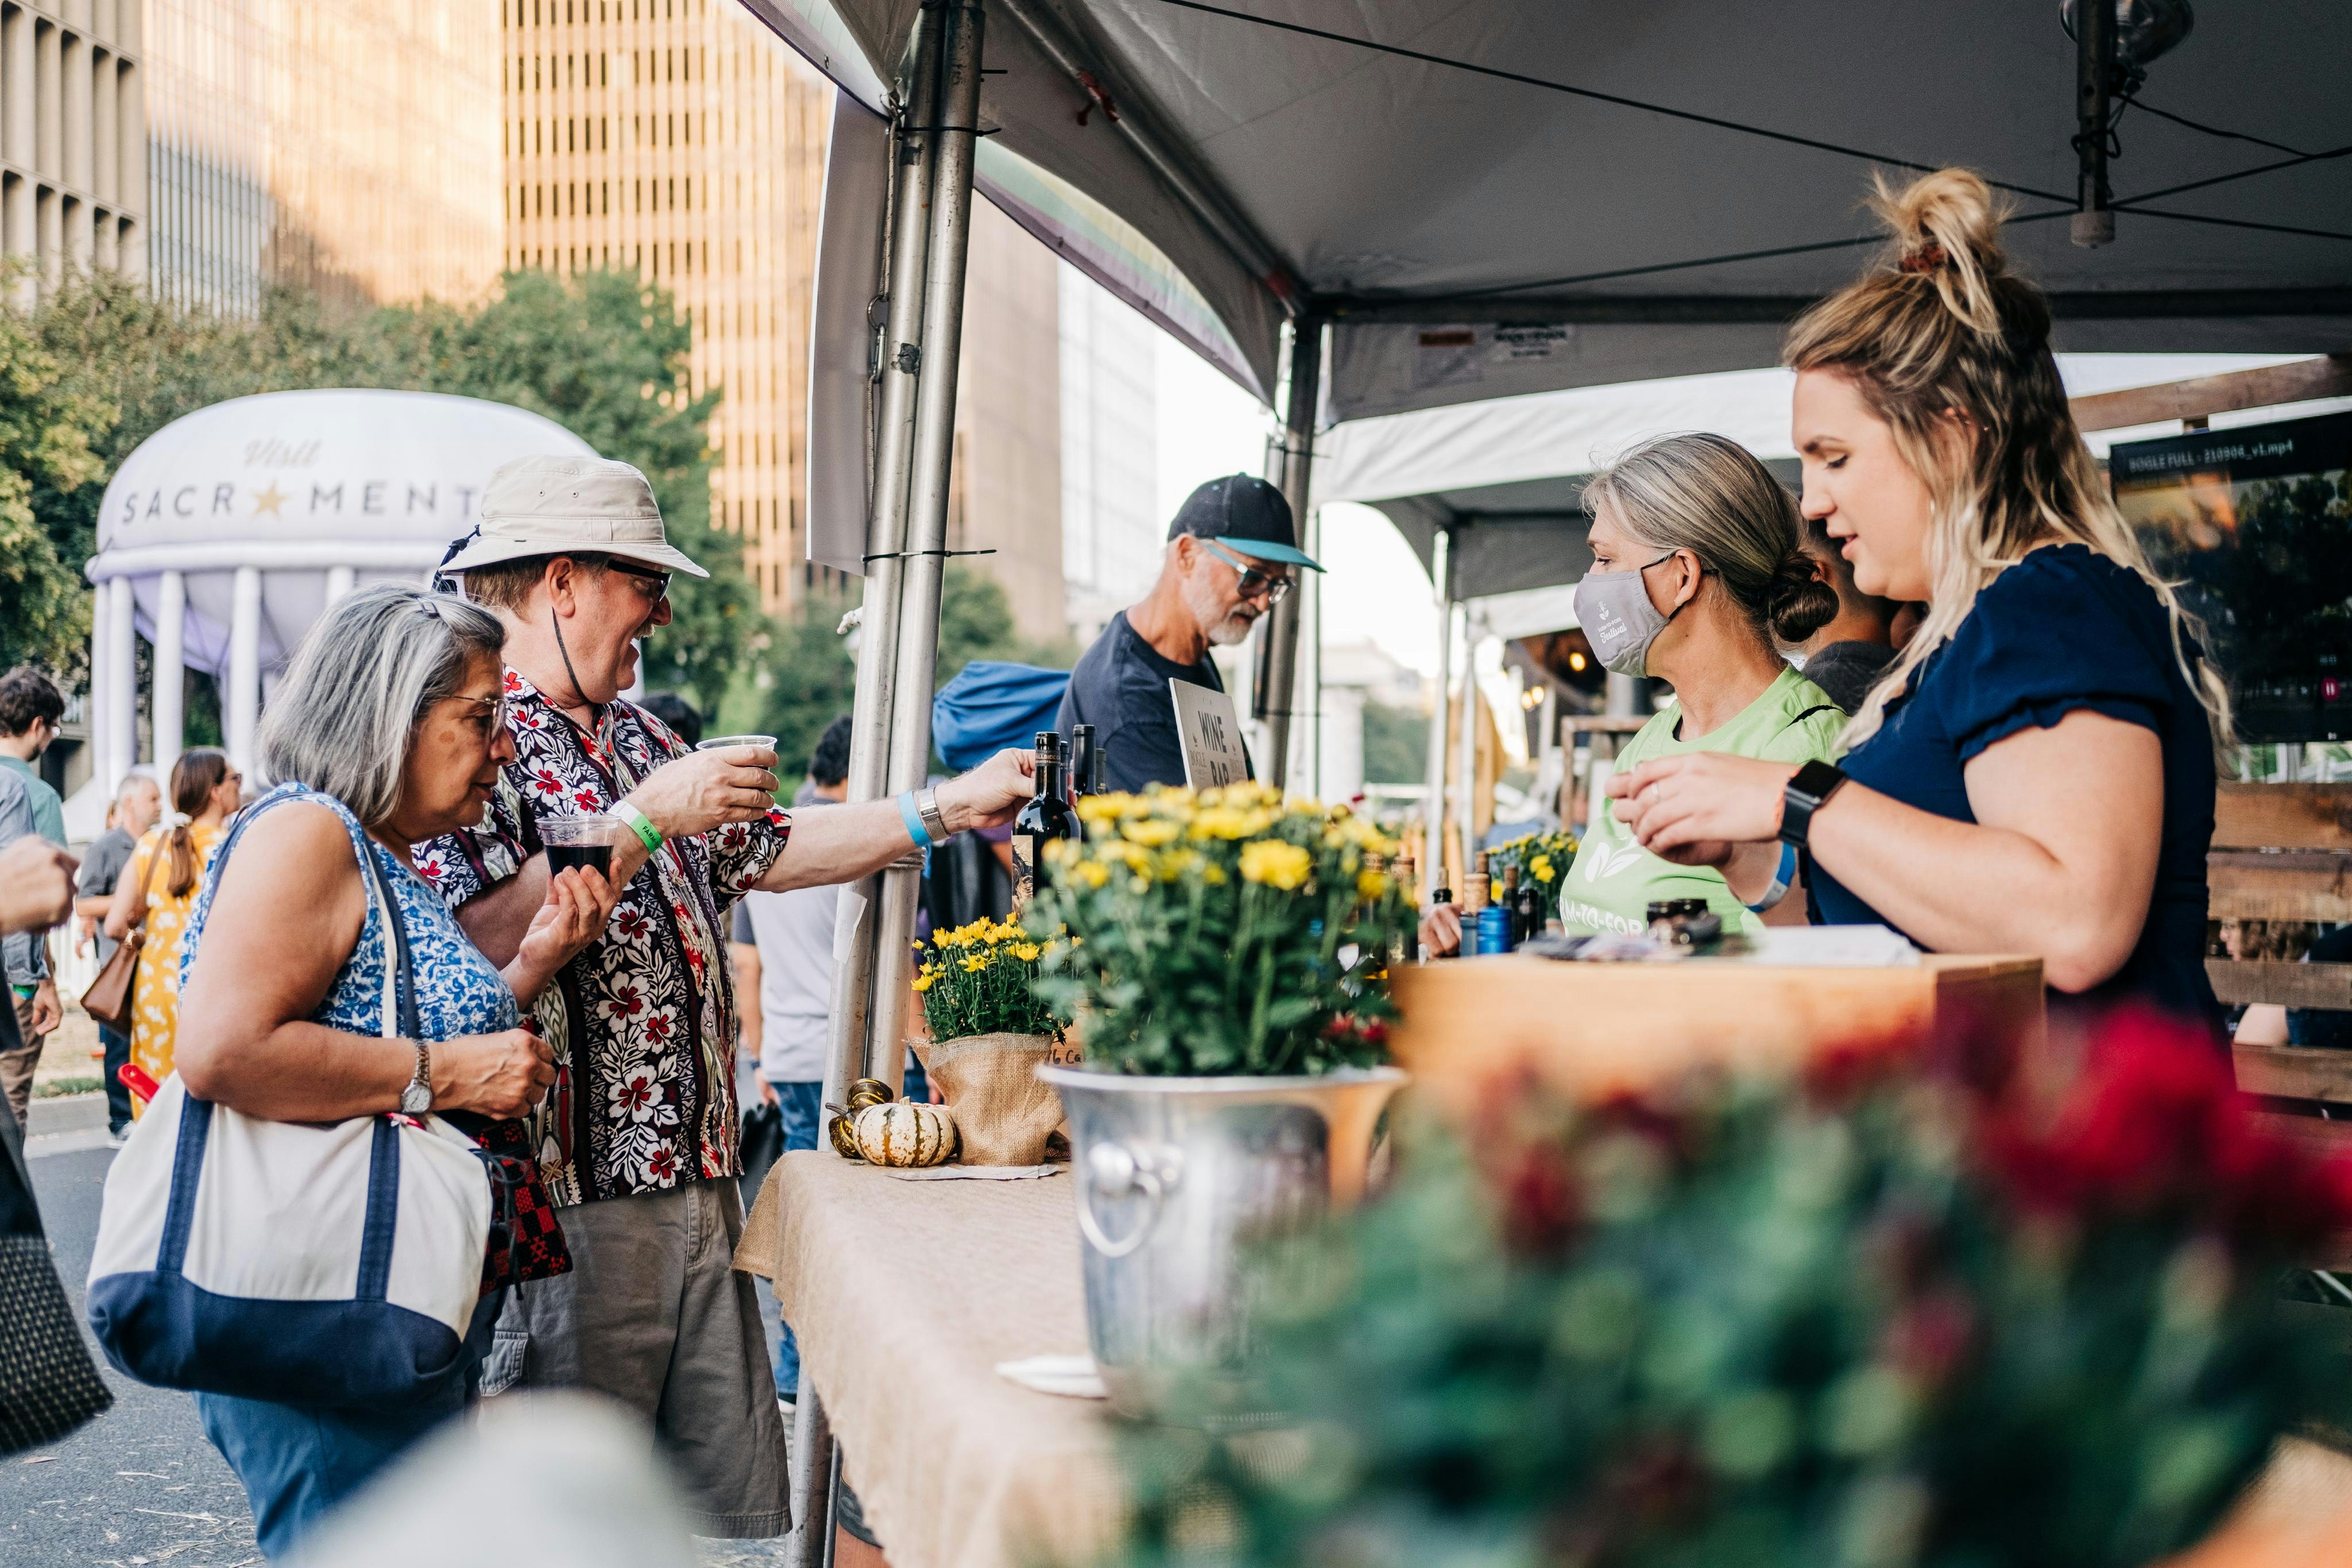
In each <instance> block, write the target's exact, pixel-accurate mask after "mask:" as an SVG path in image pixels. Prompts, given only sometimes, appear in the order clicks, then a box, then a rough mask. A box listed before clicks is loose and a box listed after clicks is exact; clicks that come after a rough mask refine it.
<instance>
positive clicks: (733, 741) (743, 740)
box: [694, 735, 776, 751]
mask: <svg viewBox="0 0 2352 1568" xmlns="http://www.w3.org/2000/svg"><path fill="white" fill-rule="evenodd" d="M730 746H759V747H766V748H767V749H768V750H770V751H773V750H775V749H776V737H774V736H772V735H716V736H713V737H710V738H709V740H706V741H703V742H701V743H700V744H698V745H697V746H696V747H695V748H694V749H695V750H697V751H724V750H725V749H726V748H727V747H730Z"/></svg>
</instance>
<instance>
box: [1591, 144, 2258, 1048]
mask: <svg viewBox="0 0 2352 1568" xmlns="http://www.w3.org/2000/svg"><path fill="white" fill-rule="evenodd" d="M1874 206H1875V208H1876V209H1877V211H1878V212H1879V214H1880V215H1881V216H1882V217H1884V218H1885V221H1886V223H1887V225H1888V226H1889V228H1890V229H1891V230H1892V231H1893V234H1894V240H1895V245H1894V249H1893V254H1892V255H1891V256H1889V257H1888V259H1887V260H1886V261H1885V263H1884V264H1883V265H1881V266H1879V267H1875V268H1874V270H1873V271H1871V272H1870V273H1868V274H1867V275H1865V276H1864V277H1862V278H1861V279H1860V280H1858V281H1857V282H1855V283H1853V284H1852V285H1850V286H1849V287H1846V288H1845V289H1844V290H1843V291H1842V292H1840V293H1838V294H1836V295H1833V296H1832V297H1831V298H1828V299H1826V300H1823V301H1822V303H1821V304H1819V305H1817V306H1815V307H1814V308H1812V309H1811V310H1810V311H1808V312H1807V313H1806V314H1805V315H1804V316H1803V317H1802V318H1801V319H1799V320H1798V322H1797V323H1796V325H1795V327H1794V328H1793V329H1791V331H1790V338H1789V342H1788V346H1787V350H1786V358H1787V361H1788V362H1789V364H1790V367H1791V368H1792V369H1794V370H1795V371H1797V386H1796V395H1795V400H1794V410H1793V416H1794V435H1795V440H1796V445H1797V449H1798V451H1799V453H1800V454H1801V455H1802V457H1803V461H1804V500H1803V508H1804V513H1805V516H1806V517H1808V518H1809V519H1812V520H1814V521H1817V522H1819V523H1820V524H1822V526H1823V527H1824V528H1826V529H1827V531H1828V533H1829V535H1830V537H1831V538H1832V539H1833V540H1836V541H1837V542H1838V543H1839V545H1840V547H1841V549H1842V551H1843V554H1844V556H1845V558H1846V559H1848V560H1850V561H1851V562H1853V574H1854V582H1855V585H1856V586H1857V587H1859V588H1860V589H1861V590H1862V591H1864V592H1865V593H1875V594H1882V595H1885V596H1886V597H1888V598H1892V599H1901V600H1920V601H1926V602H1927V607H1928V608H1927V617H1926V619H1925V621H1924V622H1923V623H1922V625H1921V627H1920V630H1919V632H1917V634H1916V636H1914V637H1913V639H1912V640H1911V642H1910V643H1908V644H1907V645H1906V647H1905V649H1904V651H1903V653H1902V656H1901V657H1900V658H1898V659H1897V660H1896V661H1895V664H1893V665H1892V666H1891V667H1890V668H1889V669H1888V671H1887V673H1886V674H1885V676H1884V677H1883V678H1882V679H1881V680H1880V681H1879V683H1878V685H1876V686H1875V687H1874V689H1873V690H1872V692H1871V694H1870V695H1869V697H1868V698H1867V699H1866V700H1865V701H1864V704H1863V706H1862V707H1861V709H1860V710H1859V711H1858V712H1857V713H1856V714H1855V715H1854V717H1853V722H1852V723H1851V724H1850V725H1849V726H1847V727H1846V730H1845V733H1844V736H1843V744H1844V746H1845V747H1846V748H1847V749H1846V753H1845V756H1844V758H1843V764H1842V771H1841V770H1840V769H1831V768H1807V769H1806V770H1804V772H1802V773H1799V772H1798V771H1797V770H1795V769H1792V768H1786V767H1774V766H1769V765H1767V764H1762V763H1755V762H1748V761H1744V760H1738V759H1729V758H1707V757H1697V758H1673V759H1669V760H1666V761H1663V762H1659V763H1655V764H1652V765H1650V766H1646V767H1643V768H1639V769H1636V770H1634V771H1633V772H1632V773H1630V774H1621V775H1620V776H1619V777H1618V778H1617V779H1613V780H1612V783H1611V791H1612V794H1616V795H1619V796H1620V797H1622V799H1621V800H1620V802H1619V808H1618V809H1619V811H1620V813H1621V815H1622V817H1623V818H1624V819H1625V820H1627V821H1629V822H1631V823H1633V826H1634V831H1635V832H1636V833H1637V835H1638V836H1639V837H1640V839H1641V841H1643V843H1644V844H1646V845H1648V846H1649V847H1650V848H1651V849H1653V850H1654V851H1656V852H1660V853H1662V854H1665V855H1668V856H1669V857H1671V858H1675V859H1678V860H1683V861H1687V862H1694V863H1705V864H1712V865H1717V866H1720V867H1722V868H1723V870H1724V872H1725V874H1726V877H1727V880H1728V881H1729V882H1730V883H1731V885H1732V886H1733V887H1734V888H1735V889H1737V888H1740V887H1742V886H1754V885H1756V884H1758V883H1759V882H1760V881H1761V880H1762V877H1763V876H1764V874H1765V869H1764V868H1766V867H1768V866H1769V864H1771V863H1772V862H1774V861H1775V860H1776V859H1777V858H1778V857H1779V856H1780V853H1781V852H1782V846H1783V844H1784V843H1795V844H1797V845H1799V846H1800V847H1801V848H1802V849H1803V850H1804V851H1805V852H1806V854H1807V855H1808V857H1809V861H1810V865H1809V870H1808V880H1809V882H1810V883H1811V888H1812V895H1813V901H1814V908H1815V910H1816V912H1817V918H1820V919H1822V920H1823V921H1825V922H1828V923H1831V924H1847V923H1854V922H1867V921H1884V922H1885V923H1886V924H1887V925H1893V926H1895V927H1896V928H1897V929H1898V930H1901V931H1903V932H1904V933H1906V935H1908V936H1910V937H1911V938H1912V939H1913V940H1914V941H1916V942H1917V943H1918V944H1919V945H1920V946H1924V947H1927V948H1928V949H1930V950H1931V951H1938V952H1975V953H2030V954H2032V955H2034V956H2038V957H2040V958H2041V959H2042V966H2043V974H2044V976H2045V977H2047V979H2048V981H2049V983H2050V984H2051V986H2053V988H2056V989H2058V990H2060V991H2063V992H2070V993H2075V994H2078V995H2083V996H2086V997H2089V998H2094V999H2097V1000H2102V1001H2109V1000H2121V999H2125V998H2137V999H2141V1000H2146V1001H2150V1002H2154V1003H2156V1004H2158V1005H2159V1006H2161V1007H2164V1008H2166V1009H2169V1010H2171V1011H2173V1012H2175V1013H2178V1014H2181V1015H2184V1016H2188V1017H2190V1018H2194V1019H2199V1020H2200V1021H2204V1022H2208V1023H2211V1022H2217V1021H2218V1019H2219V1016H2220V1014H2219V1009H2218V1007H2217V1006H2216V1004H2215V1002H2214V999H2213V993H2212V990H2211V988H2210V986H2209V985H2208V984H2207V982H2206V978H2205V968H2204V961H2203V955H2204V930H2205V907H2206V888H2205V852H2206V847H2207V845H2208V843H2209V841H2210V839H2211V837H2212V831H2213V795H2214V765H2213V758H2214V750H2215V745H2216V741H2217V739H2218V738H2220V737H2225V736H2226V735H2227V733H2228V724H2229V718H2228V710H2227V706H2226V702H2225V700H2224V698H2223V697H2222V695H2221V685H2220V683H2219V681H2218V680H2217V679H2216V678H2215V676H2214V674H2213V673H2212V671H2211V670H2210V668H2209V667H2208V666H2207V665H2206V664H2205V663H2204V661H2203V659H2202V657H2201V655H2200V652H2199V628H2198V627H2197V626H2196V625H2195V624H2194V623H2193V622H2191V621H2190V620H2189V618H2188V617H2187V616H2186V615H2184V614H2183V612H2181V609H2180V606H2179V602H2178V601H2176V600H2175V598H2174V596H2173V593H2172V591H2171V589H2170V588H2169V587H2168V585H2167V584H2166V583H2164V582H2163V581H2162V580H2160V579H2158V577H2157V576H2156V575H2155V573H2154V572H2153V571H2152V570H2150V568H2149V566H2148V563H2147V558H2146V557H2145V556H2144V555H2143V554H2142V552H2141V550H2140V548H2139V545H2138V543H2137V540H2136V539H2135V538H2134V537H2133V535H2132V532H2131V530H2130V528H2129V527H2128V526H2127V525H2126V523H2125V521H2124V519H2123V517H2121V515H2120V514H2119V513H2117V511H2116V507H2115V505H2114V502H2113V501H2112V500H2111V499H2110V497H2109V496H2108V493H2107V489H2106V486H2105V481H2104V479H2103V478H2102V476H2100V473H2099V471H2098V467H2097V465H2096V464H2095V462H2094V461H2093V459H2092V457H2091V454H2090V452H2089V450H2088V449H2087V448H2086V447H2085V446H2084V444H2083V440H2082V436H2081V434H2080V433H2079V432H2078V431H2077V430H2076V429H2075V427H2074V417H2073V414H2072V413H2071V412H2070V411H2069V409H2068V406H2067V402H2066V392H2065V389H2064V387H2063V385H2062V384H2061V382H2060V381H2059V378H2058V367H2057V362H2056V361H2055V360H2054V359H2053V356H2052V353H2051V350H2050V308H2049V304H2048V302H2047V301H2046V300H2045V299H2044V298H2043V297H2042V292H2041V290H2040V289H2038V288H2036V287H2034V286H2033V285H2032V284H2031V283H2029V282H2027V281H2025V280H2024V279H2023V278H2021V277H2017V276H2015V275H2014V274H2012V273H2011V271H2010V270H2009V267H2008V264H2007V261H2006V258H2005V257H2004V256H2003V255H2002V252H2001V248H2000V221H2001V214H2000V212H1999V211H1998V210H1997V209H1996V208H1995V206H1994V204H1993V201H1992V195H1991V193H1990V190H1989V189H1988V188H1987V187H1986V185H1985V183H1984V182H1983V181H1981V180H1979V178H1977V177H1976V176H1975V175H1974V174H1970V173H1968V172H1964V171H1960V170H1949V169H1948V170H1944V171H1941V172H1937V173H1934V174H1930V175H1927V176H1926V177H1924V178H1922V179H1919V180H1917V181H1916V182H1914V183H1911V184H1910V185H1909V186H1907V187H1906V188H1904V189H1902V190H1899V191H1891V190H1888V189H1886V188H1885V187H1883V186H1882V188H1881V190H1880V192H1879V194H1878V198H1877V200H1876V201H1875V202H1874Z"/></svg>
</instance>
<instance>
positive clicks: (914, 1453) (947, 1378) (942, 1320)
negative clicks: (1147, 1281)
mask: <svg viewBox="0 0 2352 1568" xmlns="http://www.w3.org/2000/svg"><path fill="white" fill-rule="evenodd" d="M1070 1204H1071V1197H1070V1186H1069V1179H1068V1177H1066V1176H1049V1177H1046V1178H1045V1179H1043V1180H1038V1181H1007V1182H994V1181H990V1182H980V1181H972V1182H962V1181H938V1182H909V1181H898V1180H894V1179H893V1178H892V1177H890V1176H887V1175H886V1174H885V1173H884V1172H882V1171H879V1170H877V1169H875V1168H874V1167H872V1166H861V1165H854V1164H852V1163H850V1162H849V1161H846V1160H844V1159H842V1158H840V1157H839V1156H838V1155H835V1154H833V1153H832V1152H831V1151H829V1150H800V1151H795V1152H793V1153H792V1154H788V1155H784V1157H783V1158H782V1159H781V1160H779V1161H777V1162H776V1166H775V1169H774V1170H773V1171H772V1172H771V1173H770V1174H769V1176H768V1180H767V1185H766V1186H763V1187H761V1190H760V1197H759V1201H758V1203H757V1204H755V1205H754V1206H753V1207H752V1210H751V1220H750V1223H749V1224H748V1225H747V1226H746V1227H745V1229H744V1232H743V1241H742V1245H741V1246H740V1248H739V1249H737V1251H736V1255H735V1266H736V1267H737V1268H739V1269H743V1270H749V1271H750V1272H751V1273H754V1274H762V1275H765V1276H766V1277H768V1278H769V1279H771V1280H772V1281H775V1286H776V1299H777V1301H780V1302H781V1303H782V1306H783V1311H784V1318H785V1321H787V1322H790V1323H791V1324H792V1325H793V1330H794V1332H795V1333H798V1334H799V1336H800V1346H801V1378H802V1384H803V1387H814V1389H815V1390H816V1393H817V1396H818V1397H819V1398H821V1399H822V1400H824V1408H825V1413H826V1415H827V1416H830V1417H831V1419H832V1422H833V1432H834V1437H835V1439H836V1440H838V1441H839V1442H840V1444H841V1447H842V1458H843V1466H844V1469H845V1474H846V1475H847V1476H848V1478H849V1479H850V1482H851V1484H852V1485H854V1486H855V1487H856V1489H857V1498H858V1501H859V1502H860V1503H861V1504H863V1505H864V1507H865V1511H866V1520H867V1521H868V1523H870V1524H871V1525H872V1526H873V1529H874V1532H875V1534H876V1535H877V1536H879V1537H880V1538H881V1540H882V1542H883V1547H884V1550H885V1551H886V1552H887V1554H888V1556H889V1559H890V1563H891V1568H1030V1565H1031V1564H1034V1563H1038V1562H1039V1561H1041V1560H1043V1561H1046V1562H1052V1563H1086V1562H1088V1561H1090V1560H1092V1559H1093V1558H1095V1557H1096V1556H1097V1555H1098V1554H1099V1553H1100V1552H1102V1551H1103V1549H1104V1548H1106V1547H1107V1546H1108V1545H1109V1544H1111V1543H1112V1542H1114V1541H1115V1540H1116V1539H1117V1534H1118V1526H1119V1521H1120V1517H1121V1511H1122V1508H1123V1495H1124V1494H1123V1492H1122V1490H1121V1487H1120V1484H1119V1481H1118V1472H1117V1469H1116V1468H1115V1465H1114V1462H1113V1457H1112V1452H1111V1441H1110V1427H1109V1425H1108V1421H1107V1420H1106V1418H1105V1414H1104V1412H1105V1409H1106V1406H1104V1405H1103V1404H1102V1402H1101V1401H1099V1400H1084V1399H1066V1398H1061V1397H1058V1396H1054V1395H1050V1394H1036V1393H1033V1392H1031V1391H1029V1390H1028V1389H1025V1388H1019V1387H1016V1386H1014V1385H1013V1384H1011V1383H1008V1382H1006V1381H1005V1380H1004V1379H1003V1378H1002V1377H999V1376H998V1375H996V1371H995V1367H996V1364H997V1363H999V1362H1002V1361H1017V1360H1020V1359H1022V1358H1024V1357H1026V1356H1032V1355H1048V1354H1085V1352H1086V1348H1087V1323H1086V1303H1085V1300H1084V1297H1083V1294H1082V1286H1081V1285H1080V1282H1079V1278H1078V1246H1079V1242H1078V1228H1077V1220H1076V1216H1075V1215H1074V1214H1073V1212H1072V1210H1071V1207H1070Z"/></svg>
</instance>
